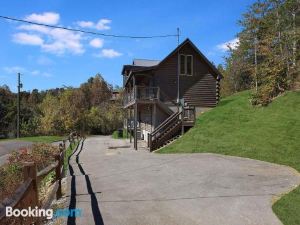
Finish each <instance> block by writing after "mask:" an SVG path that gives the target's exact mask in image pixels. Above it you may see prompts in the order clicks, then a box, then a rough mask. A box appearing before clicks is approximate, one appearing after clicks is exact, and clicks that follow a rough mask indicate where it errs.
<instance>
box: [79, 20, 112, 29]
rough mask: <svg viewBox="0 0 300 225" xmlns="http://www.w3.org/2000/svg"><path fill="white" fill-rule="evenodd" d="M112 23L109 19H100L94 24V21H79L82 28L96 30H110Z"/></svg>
mask: <svg viewBox="0 0 300 225" xmlns="http://www.w3.org/2000/svg"><path fill="white" fill-rule="evenodd" d="M110 23H111V20H109V19H100V20H99V21H98V22H97V23H94V22H92V21H78V22H77V24H78V26H80V27H83V28H93V29H96V30H109V29H110V26H109V24H110Z"/></svg>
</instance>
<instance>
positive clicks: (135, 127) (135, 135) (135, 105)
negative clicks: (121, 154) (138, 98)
mask: <svg viewBox="0 0 300 225" xmlns="http://www.w3.org/2000/svg"><path fill="white" fill-rule="evenodd" d="M134 149H135V150H137V103H135V104H134Z"/></svg>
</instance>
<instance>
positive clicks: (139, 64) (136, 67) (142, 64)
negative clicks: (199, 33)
mask: <svg viewBox="0 0 300 225" xmlns="http://www.w3.org/2000/svg"><path fill="white" fill-rule="evenodd" d="M186 44H190V45H191V46H192V48H193V49H194V50H195V51H196V52H197V53H198V54H199V55H200V57H201V58H202V59H203V60H204V62H205V63H206V64H207V65H208V66H209V67H210V68H211V69H212V70H213V71H214V72H215V74H212V75H214V76H215V75H216V78H217V77H219V78H223V75H222V74H221V73H220V71H219V70H218V69H217V68H216V67H215V66H214V65H213V64H212V63H211V62H210V61H209V60H208V59H207V58H206V57H205V55H203V53H202V52H201V51H200V50H199V49H198V48H197V47H196V45H194V43H193V42H192V41H191V40H190V39H188V38H187V39H185V40H184V41H183V42H182V43H181V44H180V45H178V46H177V48H175V49H174V50H173V51H172V52H171V53H170V54H169V55H167V56H166V57H165V58H164V59H163V60H161V61H159V60H148V59H134V60H133V63H132V65H124V66H123V69H122V74H123V75H124V73H125V70H130V71H132V72H143V71H148V70H152V69H155V68H157V67H159V66H160V65H161V64H162V63H163V62H165V61H166V60H167V59H168V58H169V57H171V56H172V55H174V54H176V53H177V52H178V51H179V50H180V49H181V48H182V47H183V46H185V45H186Z"/></svg>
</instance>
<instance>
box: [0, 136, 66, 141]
mask: <svg viewBox="0 0 300 225" xmlns="http://www.w3.org/2000/svg"><path fill="white" fill-rule="evenodd" d="M62 139H64V137H60V136H36V137H21V138H18V139H17V138H13V139H0V141H30V142H43V143H51V142H55V141H60V140H62Z"/></svg>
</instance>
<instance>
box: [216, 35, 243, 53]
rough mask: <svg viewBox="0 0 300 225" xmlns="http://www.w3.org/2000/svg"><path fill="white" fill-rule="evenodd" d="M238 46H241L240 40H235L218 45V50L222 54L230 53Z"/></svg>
mask: <svg viewBox="0 0 300 225" xmlns="http://www.w3.org/2000/svg"><path fill="white" fill-rule="evenodd" d="M238 46H239V39H238V38H235V39H232V40H230V41H227V42H224V43H222V44H219V45H217V49H219V50H221V51H222V52H226V51H229V50H230V49H236V48H237V47H238Z"/></svg>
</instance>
